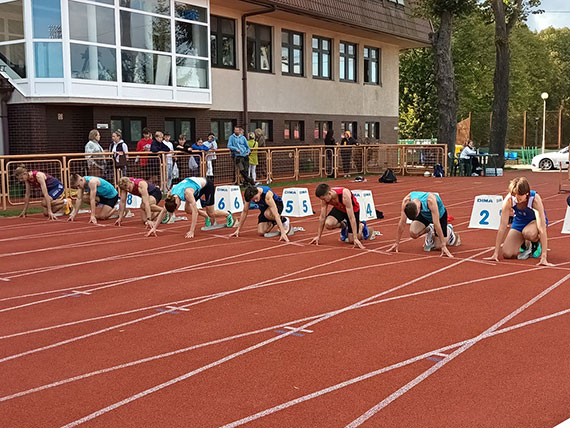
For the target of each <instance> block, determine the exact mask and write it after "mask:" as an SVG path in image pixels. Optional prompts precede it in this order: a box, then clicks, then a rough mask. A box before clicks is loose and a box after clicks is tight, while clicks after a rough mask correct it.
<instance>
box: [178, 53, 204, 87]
mask: <svg viewBox="0 0 570 428" xmlns="http://www.w3.org/2000/svg"><path fill="white" fill-rule="evenodd" d="M176 84H177V85H178V86H181V87H186V88H202V89H207V88H208V87H209V86H208V61H204V60H201V59H193V58H182V57H176Z"/></svg>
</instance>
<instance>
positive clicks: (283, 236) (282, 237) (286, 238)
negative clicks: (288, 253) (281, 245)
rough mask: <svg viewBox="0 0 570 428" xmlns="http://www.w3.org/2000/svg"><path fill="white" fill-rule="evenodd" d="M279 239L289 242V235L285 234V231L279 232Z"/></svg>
mask: <svg viewBox="0 0 570 428" xmlns="http://www.w3.org/2000/svg"><path fill="white" fill-rule="evenodd" d="M279 240H280V241H285V242H289V237H288V236H287V234H286V233H283V232H282V233H281V236H280V237H279Z"/></svg>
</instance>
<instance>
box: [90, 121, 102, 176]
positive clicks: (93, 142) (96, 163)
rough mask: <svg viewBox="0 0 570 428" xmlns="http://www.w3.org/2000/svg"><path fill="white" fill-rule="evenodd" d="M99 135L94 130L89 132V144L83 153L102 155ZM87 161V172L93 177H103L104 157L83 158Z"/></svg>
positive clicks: (91, 156)
mask: <svg viewBox="0 0 570 428" xmlns="http://www.w3.org/2000/svg"><path fill="white" fill-rule="evenodd" d="M99 140H101V134H99V131H97V130H96V129H92V130H91V132H89V142H88V143H87V144H86V145H85V153H90V154H91V153H104V150H103V147H101V144H99ZM85 158H86V159H87V170H88V171H89V175H90V176H93V177H104V176H105V166H106V161H105V157H104V156H94V155H89V156H85Z"/></svg>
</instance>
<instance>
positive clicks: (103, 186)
mask: <svg viewBox="0 0 570 428" xmlns="http://www.w3.org/2000/svg"><path fill="white" fill-rule="evenodd" d="M70 184H71V187H73V188H75V189H78V190H79V191H78V192H77V201H76V202H75V207H74V208H73V212H72V213H71V214H70V215H69V221H73V220H74V219H75V216H76V215H77V213H78V212H79V208H80V207H81V203H82V202H85V203H88V204H89V205H90V206H91V217H90V218H89V223H93V224H97V220H106V219H108V218H109V217H111V216H112V215H113V214H117V209H116V208H115V205H116V204H117V201H118V200H119V194H118V193H117V190H116V189H115V188H114V187H113V185H112V184H111V183H109V182H108V181H107V180H104V179H102V178H100V177H92V176H90V175H86V176H84V177H82V176H80V175H79V174H72V175H71V183H70ZM84 197H85V200H84Z"/></svg>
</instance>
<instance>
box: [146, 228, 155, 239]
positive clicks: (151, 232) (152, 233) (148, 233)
mask: <svg viewBox="0 0 570 428" xmlns="http://www.w3.org/2000/svg"><path fill="white" fill-rule="evenodd" d="M150 235H154V236H156V229H155V228H154V227H153V228H152V229H150V230H149V231H148V232H147V233H146V236H147V238H148V237H149V236H150Z"/></svg>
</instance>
